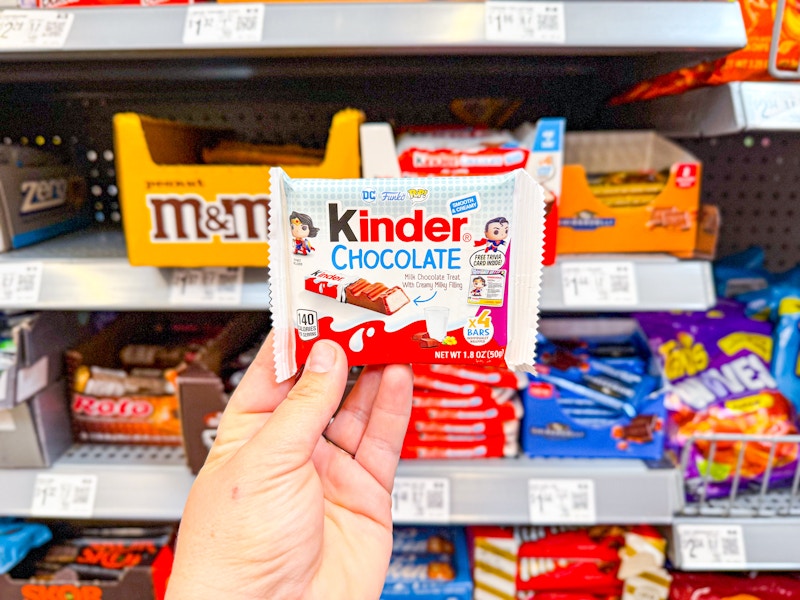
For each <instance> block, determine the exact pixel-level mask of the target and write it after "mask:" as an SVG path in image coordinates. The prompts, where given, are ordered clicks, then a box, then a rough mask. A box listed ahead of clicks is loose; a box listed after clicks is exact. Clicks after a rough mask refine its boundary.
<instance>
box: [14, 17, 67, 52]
mask: <svg viewBox="0 0 800 600" xmlns="http://www.w3.org/2000/svg"><path fill="white" fill-rule="evenodd" d="M74 19H75V15H73V14H72V13H68V12H58V11H50V10H4V11H2V12H0V48H28V49H31V50H42V49H45V48H63V47H64V44H65V43H66V41H67V36H69V30H70V29H71V28H72V21H73V20H74Z"/></svg>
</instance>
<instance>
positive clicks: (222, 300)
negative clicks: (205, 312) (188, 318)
mask: <svg viewBox="0 0 800 600" xmlns="http://www.w3.org/2000/svg"><path fill="white" fill-rule="evenodd" d="M243 284H244V269H243V268H242V267H207V268H204V269H175V270H174V271H173V272H172V281H171V283H170V303H171V304H182V305H209V306H213V305H229V306H236V305H239V304H241V302H242V288H243Z"/></svg>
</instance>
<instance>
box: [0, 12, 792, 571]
mask: <svg viewBox="0 0 800 600" xmlns="http://www.w3.org/2000/svg"><path fill="white" fill-rule="evenodd" d="M550 4H553V5H555V6H556V10H557V11H561V12H560V15H561V18H562V19H563V24H564V31H563V37H562V38H561V39H558V40H556V41H547V42H543V41H537V40H536V39H535V37H534V38H529V39H528V40H526V41H522V42H520V41H516V40H511V39H507V38H503V36H502V35H498V34H497V32H495V34H493V35H492V36H489V35H487V29H486V27H487V14H488V11H490V10H492V9H493V7H497V4H492V3H485V2H441V3H440V2H419V3H398V4H394V3H380V2H376V3H358V4H347V3H330V4H327V3H326V4H311V3H308V4H306V3H287V4H266V5H259V6H260V8H259V9H258V11H257V14H258V15H259V18H260V19H262V23H261V25H262V32H261V34H260V35H259V36H258V39H256V40H253V41H249V42H240V41H235V40H234V41H227V42H219V41H217V42H213V41H212V42H203V43H194V42H192V43H185V42H186V38H185V27H186V23H187V19H188V18H189V13H190V12H191V11H192V10H196V9H191V8H188V7H181V6H169V7H148V8H124V7H108V8H92V9H74V10H61V12H62V13H64V14H65V15H71V19H72V25H71V29H70V31H69V34H68V35H67V36H66V38H65V39H64V40H63V46H61V47H59V48H53V49H43V48H42V47H18V48H2V49H0V98H2V99H3V104H2V109H0V113H2V114H3V117H4V120H3V125H2V126H0V137H5V138H6V140H7V141H8V142H12V141H19V140H21V139H22V138H26V139H29V140H35V139H37V138H38V137H39V136H41V139H42V140H43V142H42V144H43V145H44V146H47V145H48V144H50V143H52V141H53V140H56V139H58V140H59V141H63V142H65V143H68V144H71V145H72V146H73V147H74V149H75V150H77V152H78V154H79V155H80V156H83V157H86V160H85V161H84V165H83V166H84V167H85V170H86V175H87V177H88V178H89V180H90V189H91V190H92V194H93V196H94V202H95V203H96V211H97V219H98V220H103V221H105V225H103V226H102V227H99V228H94V229H92V230H89V231H86V232H80V233H77V234H73V235H70V236H66V237H63V238H58V239H55V240H52V241H50V242H47V243H43V244H40V245H38V246H34V247H31V248H29V249H25V250H21V251H16V252H12V253H8V254H5V255H0V267H2V266H3V265H7V264H19V263H33V264H37V265H38V264H41V268H42V286H41V293H40V295H39V299H38V301H36V302H33V303H29V304H27V305H26V306H24V308H31V309H41V310H97V309H101V310H141V309H144V310H175V309H176V306H175V305H174V304H172V303H171V302H170V282H171V277H172V273H171V270H168V269H156V268H149V267H135V268H134V267H131V266H130V265H129V264H128V263H127V260H126V255H125V247H124V240H123V237H122V234H121V232H120V231H119V228H118V225H115V224H116V222H117V221H118V220H119V219H120V213H119V204H118V198H117V193H118V190H117V189H116V186H115V172H114V165H113V153H111V150H110V149H111V148H113V144H112V133H111V115H113V114H114V113H115V112H119V111H122V110H137V111H140V112H144V113H148V114H153V115H155V116H163V117H167V118H177V119H185V120H189V121H193V122H200V123H205V124H209V125H218V126H225V127H234V128H239V129H241V130H243V131H248V132H249V133H250V134H251V135H252V137H253V138H254V140H255V141H258V140H261V139H270V140H278V141H282V140H292V141H297V140H298V139H301V140H303V141H311V142H315V143H317V144H319V142H320V140H321V139H324V135H325V131H326V128H327V123H329V121H330V115H331V114H332V113H333V111H334V110H335V109H336V108H338V107H341V106H347V105H350V106H357V107H359V108H362V109H364V110H365V111H366V112H367V114H368V116H369V118H370V119H371V120H388V121H391V122H393V123H396V124H401V125H403V124H415V123H430V122H437V121H441V120H442V119H448V118H450V113H449V111H448V108H447V105H448V102H449V100H451V99H453V98H463V97H472V98H475V97H488V96H504V97H509V98H521V99H523V100H524V102H523V105H522V107H521V108H520V110H519V113H518V116H519V117H520V118H521V119H524V118H527V119H534V118H536V117H538V116H540V115H542V114H553V115H563V116H566V117H567V119H568V124H569V127H570V128H571V129H585V128H596V127H600V126H607V124H608V123H609V122H613V121H612V120H613V119H616V120H618V124H619V126H620V127H623V126H626V127H629V126H631V125H632V124H634V122H635V121H634V117H635V118H636V119H637V120H638V121H636V122H638V123H639V124H640V125H641V126H646V127H650V126H656V127H659V128H660V129H663V131H665V132H667V133H670V134H673V135H680V136H687V135H694V134H697V133H703V134H704V135H706V136H716V135H723V134H728V133H731V132H741V131H743V130H746V129H752V128H753V127H755V126H756V125H754V123H755V121H754V120H753V118H752V117H751V116H750V114H751V112H748V111H747V110H746V109H747V106H750V105H748V104H747V100H746V98H749V97H752V95H753V93H755V92H752V93H751V92H750V90H751V89H754V88H750V87H749V84H742V85H741V86H730V87H729V88H727V91H726V89H725V88H723V89H722V91H718V92H715V93H716V94H720V95H721V98H722V99H721V100H717V102H720V103H722V104H713V105H711V104H707V103H706V104H704V103H702V102H699V101H697V102H695V104H694V109H693V112H691V114H688V113H686V114H683V117H682V118H683V119H684V121H683V122H681V123H678V124H676V125H674V126H673V122H672V121H670V120H669V119H668V118H667V117H666V116H664V115H668V114H669V112H665V111H670V110H672V109H662V110H661V111H656V110H655V109H653V108H651V106H652V105H647V106H634V107H632V108H631V109H626V111H629V110H630V111H632V112H631V113H630V115H629V116H630V118H628V117H626V113H623V112H618V113H616V114H615V115H612V117H608V115H606V114H605V113H604V111H603V106H604V101H605V100H606V99H607V98H608V97H610V96H611V95H612V94H613V92H615V91H620V90H622V89H624V88H625V87H626V86H627V85H629V84H631V83H633V82H635V81H637V80H640V79H642V78H644V77H647V76H649V75H653V74H656V73H661V72H666V71H668V70H670V69H672V68H675V67H676V66H680V65H687V64H692V63H695V62H698V61H700V60H703V59H707V58H710V57H715V56H720V55H722V54H724V53H726V52H728V51H730V50H733V49H736V48H739V47H741V46H743V45H744V43H745V34H744V27H743V23H742V18H741V14H740V12H739V7H738V5H737V4H736V3H732V2H725V1H715V0H711V1H695V0H689V1H680V2H673V1H666V0H664V1H662V0H649V1H643V2H627V1H621V2H613V1H606V0H597V1H584V2H582V1H572V0H568V1H566V2H562V3H550ZM200 6H202V5H200ZM220 6H222V5H220ZM218 8H219V7H218ZM221 10H234V9H225V8H224V7H223V8H221ZM2 16H3V15H2V13H0V18H2ZM704 93H706V94H709V95H711V94H713V93H712V92H704ZM748 94H749V95H748ZM743 98H745V100H742V99H743ZM673 102H675V101H674V100H673ZM706 102H707V101H706ZM742 102H744V110H743V109H742ZM722 105H725V106H728V107H729V108H727V109H725V110H723V109H721V108H720V106H722ZM659 115H660V116H659ZM743 115H744V116H743ZM659 119H661V120H659ZM690 119H694V120H690ZM696 122H699V123H700V124H699V125H696ZM767 127H770V128H771V127H775V125H774V122H773V123H769V124H768V125H767ZM789 127H790V128H791V126H789ZM781 129H783V127H781ZM697 143H698V144H699V143H705V142H697ZM731 152H732V153H733V152H736V149H735V148H732V149H731ZM706 172H707V173H712V174H713V173H714V167H713V165H709V166H708V167H707V168H706ZM737 215H738V213H737ZM750 216H751V215H749V214H745V213H742V214H741V215H738V216H737V218H739V220H740V221H744V220H746V219H748V218H750ZM109 225H110V227H109ZM726 227H727V226H726ZM728 231H733V229H732V228H729V229H726V230H725V232H728ZM746 234H747V231H744V230H742V238H744V236H746ZM568 260H595V261H610V262H618V261H626V262H632V263H634V272H635V275H636V286H637V289H638V292H639V293H638V294H637V302H636V304H633V305H625V306H604V307H602V310H605V311H608V310H617V309H618V310H648V309H649V310H654V309H702V308H705V307H708V306H710V305H712V304H713V302H714V292H713V285H712V281H711V275H710V266H709V265H708V263H705V262H702V261H676V260H674V259H670V258H668V257H655V258H653V257H630V256H625V257H621V256H604V257H600V256H595V257H588V258H585V257H584V258H580V259H570V258H566V259H564V262H563V263H562V264H567V261H568ZM560 269H561V267H560V266H558V265H557V266H555V267H552V268H549V269H547V270H546V272H545V281H544V290H543V294H542V308H543V309H544V310H547V311H561V310H566V309H569V310H578V311H584V312H598V311H600V310H601V309H599V308H598V307H594V306H591V305H588V306H577V307H576V306H569V307H567V306H565V305H564V299H563V295H562V274H561V270H560ZM265 278H266V271H265V270H263V269H246V270H245V272H244V284H243V292H242V297H241V302H240V303H237V304H236V306H225V307H222V308H226V309H237V310H241V309H244V310H263V309H264V308H265V307H266V306H267V300H268V299H267V287H266V284H265ZM3 308H14V309H18V308H23V307H22V306H19V305H16V304H14V303H9V304H8V305H7V306H4V307H3ZM196 308H208V306H207V305H204V306H192V305H186V304H183V305H181V306H180V309H181V310H193V309H196ZM48 473H49V474H66V475H69V474H73V475H74V474H82V475H86V474H88V475H92V476H95V477H96V478H97V496H96V499H95V503H94V507H93V512H92V515H91V516H92V517H94V518H103V519H106V518H107V519H128V520H153V519H176V518H179V517H180V512H181V509H182V506H183V501H184V499H185V497H186V493H187V492H188V489H189V486H190V485H191V481H192V476H191V474H190V473H189V471H188V469H187V468H186V467H185V465H184V462H183V457H182V455H181V454H180V453H179V452H177V453H176V452H172V451H164V450H151V449H146V450H144V451H139V450H135V449H128V450H124V449H123V450H119V449H117V450H109V449H103V448H96V447H91V446H82V447H75V448H73V450H72V451H70V452H69V453H68V454H67V455H65V456H64V457H62V458H61V459H60V460H59V461H58V462H57V464H56V465H55V466H54V467H53V468H52V469H47V470H31V469H14V470H11V469H9V470H0V489H3V490H5V491H4V493H3V494H0V514H4V515H22V516H27V515H30V514H31V505H32V501H33V500H32V496H33V490H34V487H35V485H36V479H37V477H39V476H40V475H42V474H48ZM398 477H399V478H439V479H445V480H447V481H448V482H449V486H450V499H451V502H450V507H449V510H448V517H447V520H448V521H449V522H454V523H524V522H528V521H529V518H530V515H529V505H528V485H529V482H530V481H531V480H537V479H540V478H541V479H568V480H569V479H571V480H575V479H579V480H584V481H585V480H589V481H592V482H593V486H594V491H595V505H596V512H595V520H596V522H601V523H613V522H616V523H635V522H647V523H653V524H659V525H671V524H674V523H682V522H688V523H690V524H691V523H697V522H698V520H697V519H698V517H690V516H678V515H681V514H682V512H683V511H684V508H685V507H684V502H683V492H682V479H681V474H680V472H679V471H678V470H676V469H674V468H670V467H668V466H665V465H661V464H659V465H652V464H646V463H644V462H641V461H603V460H584V461H582V460H532V459H524V458H521V459H514V460H503V461H488V460H487V461H481V460H477V461H454V462H447V463H444V462H438V461H434V462H404V463H403V464H401V467H400V471H399V473H398ZM692 519H693V520H692ZM772 521H774V522H775V523H778V522H779V523H780V525H772V524H770V523H772ZM772 521H769V522H768V521H765V520H763V519H762V520H760V521H759V519H757V518H753V519H741V520H739V522H738V523H739V524H741V525H742V526H743V527H745V528H746V531H745V535H744V539H745V541H746V543H747V546H748V553H749V554H748V556H749V557H750V558H751V560H750V561H748V566H750V567H752V568H756V567H758V566H759V565H760V564H761V563H760V562H759V561H761V557H762V555H761V554H759V552H758V551H757V550H761V549H763V550H766V549H767V548H769V549H770V550H775V551H777V547H776V546H775V545H774V544H773V543H772V542H774V537H775V535H776V533H777V532H778V531H779V529H780V527H781V526H788V527H800V524H798V523H797V522H795V520H793V519H791V518H787V519H785V520H783V521H778V518H777V517H776V518H775V519H773V520H772ZM703 522H712V521H710V520H706V521H703ZM725 522H731V521H730V519H728V520H726V521H725ZM770 527H773V529H770ZM775 527H777V529H775ZM778 537H780V536H778ZM790 537H791V536H787V537H786V539H790ZM679 542H680V541H679ZM751 545H753V548H750V546H751ZM763 556H764V558H763V560H764V563H765V564H767V563H768V564H770V565H773V566H774V565H776V564H779V566H781V567H782V568H784V567H785V568H789V567H793V568H798V567H800V556H797V557H795V556H794V555H792V554H784V560H783V562H780V561H777V560H772V559H771V558H769V557H767V555H763ZM678 562H679V561H678Z"/></svg>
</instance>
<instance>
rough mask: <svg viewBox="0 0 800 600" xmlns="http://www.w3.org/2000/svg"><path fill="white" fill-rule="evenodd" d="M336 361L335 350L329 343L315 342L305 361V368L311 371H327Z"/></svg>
mask: <svg viewBox="0 0 800 600" xmlns="http://www.w3.org/2000/svg"><path fill="white" fill-rule="evenodd" d="M334 362H336V350H334V349H333V347H332V346H331V345H330V344H326V343H325V342H317V343H316V344H314V346H313V347H312V348H311V353H310V354H309V355H308V361H306V369H308V370H309V371H311V372H312V373H327V372H328V371H330V370H331V369H332V368H333V363H334Z"/></svg>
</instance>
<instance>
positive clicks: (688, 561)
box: [677, 523, 747, 570]
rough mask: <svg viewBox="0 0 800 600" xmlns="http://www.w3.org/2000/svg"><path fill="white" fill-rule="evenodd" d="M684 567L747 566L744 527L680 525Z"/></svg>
mask: <svg viewBox="0 0 800 600" xmlns="http://www.w3.org/2000/svg"><path fill="white" fill-rule="evenodd" d="M677 528H678V540H679V541H680V553H681V568H688V567H691V568H693V569H709V570H714V569H718V568H719V567H720V566H723V565H724V566H725V567H741V568H744V567H745V565H746V564H747V558H746V555H745V547H744V532H743V531H742V526H741V525H692V524H685V523H682V524H679V525H677Z"/></svg>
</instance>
